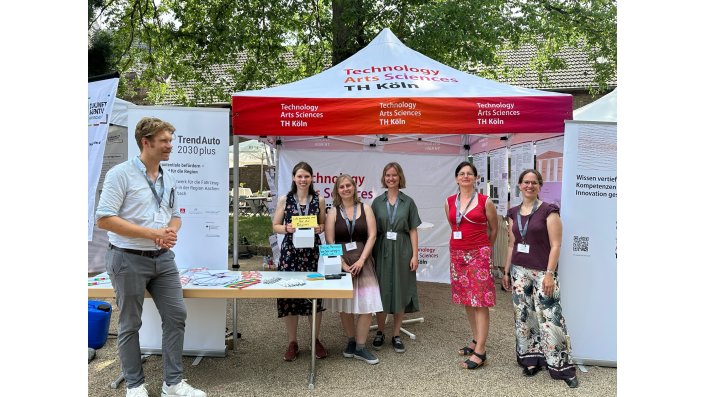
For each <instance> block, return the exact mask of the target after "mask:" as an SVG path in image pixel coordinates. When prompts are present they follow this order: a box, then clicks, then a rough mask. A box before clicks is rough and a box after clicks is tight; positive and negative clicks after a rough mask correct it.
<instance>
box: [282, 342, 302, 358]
mask: <svg viewBox="0 0 705 397" xmlns="http://www.w3.org/2000/svg"><path fill="white" fill-rule="evenodd" d="M298 353H299V344H298V343H296V342H289V347H287V348H286V352H285V353H284V361H294V360H296V354H298Z"/></svg>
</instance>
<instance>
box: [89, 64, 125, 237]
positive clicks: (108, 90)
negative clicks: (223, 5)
mask: <svg viewBox="0 0 705 397" xmlns="http://www.w3.org/2000/svg"><path fill="white" fill-rule="evenodd" d="M119 81H120V79H119V78H112V79H107V80H100V81H94V82H90V83H88V241H91V240H92V239H93V224H94V223H95V201H96V190H97V189H98V180H99V179H100V170H101V168H102V167H103V153H104V152H105V141H106V139H107V137H108V127H109V121H110V113H111V112H112V109H113V103H115V93H116V92H117V87H118V82H119Z"/></svg>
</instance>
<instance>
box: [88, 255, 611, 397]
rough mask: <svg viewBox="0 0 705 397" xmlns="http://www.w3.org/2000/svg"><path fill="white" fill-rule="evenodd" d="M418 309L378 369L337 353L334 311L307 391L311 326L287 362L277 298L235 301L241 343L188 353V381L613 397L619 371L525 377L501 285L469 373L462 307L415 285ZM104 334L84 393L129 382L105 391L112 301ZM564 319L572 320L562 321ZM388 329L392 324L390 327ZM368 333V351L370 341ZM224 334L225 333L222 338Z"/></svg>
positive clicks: (156, 373) (151, 386)
mask: <svg viewBox="0 0 705 397" xmlns="http://www.w3.org/2000/svg"><path fill="white" fill-rule="evenodd" d="M261 261H262V259H261V257H253V258H251V259H248V260H240V265H241V269H240V270H256V269H259V268H261V263H262V262H261ZM418 290H419V299H420V302H421V311H420V312H419V313H413V314H410V315H407V318H418V317H423V318H424V322H423V323H414V324H408V325H407V326H406V327H405V328H406V329H407V330H408V331H410V332H412V333H414V334H415V335H416V339H415V340H412V339H410V337H408V336H407V335H404V334H402V339H403V341H404V343H405V345H406V352H405V353H403V354H398V353H395V352H394V350H393V349H392V347H391V345H390V344H389V343H390V340H391V338H390V337H389V336H390V335H387V341H386V342H387V344H385V346H383V348H382V350H380V351H373V352H374V353H375V354H376V355H377V357H378V358H379V359H380V363H379V364H377V365H369V364H367V363H365V362H363V361H360V360H354V359H347V358H344V357H343V355H342V351H343V349H344V347H345V336H344V333H343V329H342V326H341V324H340V319H339V318H338V316H337V315H336V314H332V313H325V314H324V316H323V324H322V327H321V341H322V342H323V344H324V345H325V346H326V347H327V348H328V350H329V357H328V358H326V359H323V360H317V363H316V388H315V389H314V390H309V389H308V379H307V377H308V371H309V363H310V349H309V348H307V347H306V346H310V336H309V335H310V330H309V327H308V322H307V321H305V320H304V321H301V322H300V323H299V346H300V347H301V352H300V353H299V356H298V359H297V360H295V361H293V362H285V361H284V360H283V359H282V356H283V354H284V351H285V350H286V345H287V343H286V340H287V338H286V331H285V329H284V325H283V323H282V321H281V320H280V319H278V318H277V314H276V302H275V300H274V299H240V300H238V326H239V327H240V329H239V330H238V331H239V332H240V333H241V334H242V338H241V339H240V341H239V342H238V343H237V344H236V346H235V350H228V352H227V355H226V357H223V358H213V357H205V358H202V359H201V361H200V362H199V363H198V364H197V365H193V364H194V362H195V360H196V359H195V357H184V378H185V379H188V382H189V383H191V384H192V385H194V386H196V387H198V388H200V389H203V390H204V391H206V392H207V393H208V395H209V396H213V397H215V396H233V397H235V396H238V397H240V396H285V395H286V396H288V397H292V396H315V395H326V396H328V395H334V396H338V395H340V396H343V395H344V396H366V397H369V396H372V395H375V394H378V393H380V392H383V393H384V394H386V395H388V396H432V395H444V396H467V395H468V394H472V395H486V396H529V395H540V396H605V397H607V396H616V395H617V369H616V368H608V367H595V366H588V367H586V369H587V372H581V371H578V377H579V379H580V387H579V388H577V389H569V388H568V387H567V386H566V385H565V383H563V382H562V381H555V380H552V379H551V378H550V377H549V375H548V371H541V372H539V373H538V374H537V375H536V376H534V377H533V378H525V377H523V376H522V374H521V369H520V367H519V366H518V365H517V363H516V359H515V353H514V336H513V322H514V320H513V316H512V312H511V295H510V294H509V293H507V292H504V291H502V290H501V288H500V287H499V284H498V285H497V292H498V297H497V306H496V307H494V308H492V309H490V335H489V339H488V342H487V357H488V359H487V363H486V364H485V365H484V366H483V367H481V368H479V369H478V370H475V371H470V370H465V369H462V368H460V367H459V363H460V361H461V360H460V358H459V357H458V356H457V353H456V351H457V349H458V348H460V347H461V346H464V345H465V344H466V343H467V341H468V340H469V325H468V322H467V318H466V316H465V311H464V310H463V308H462V307H460V306H457V305H454V304H452V303H451V302H450V286H449V285H447V284H438V283H426V282H419V288H418ZM108 302H109V303H111V304H112V305H113V310H114V312H113V315H112V317H111V324H110V331H109V332H110V333H111V336H110V337H109V338H108V341H107V343H106V344H105V346H104V347H103V348H101V349H99V350H98V351H97V354H96V357H95V359H93V360H92V361H90V362H89V363H88V396H89V397H97V396H124V395H125V384H124V382H123V383H121V384H120V385H119V387H118V388H117V389H112V388H110V383H111V382H113V381H114V380H115V379H116V378H117V377H118V375H119V373H120V362H119V359H118V356H117V347H116V339H115V337H114V336H113V335H112V334H115V333H116V332H117V313H116V312H117V310H118V309H117V307H115V302H114V301H113V300H108ZM230 305H231V303H228V308H227V310H226V317H227V319H226V324H228V325H230V324H232V318H231V313H232V310H231V306H230ZM567 321H568V322H570V319H569V318H568V319H567ZM387 329H389V328H387ZM372 336H373V332H370V337H369V339H368V345H371V341H372ZM224 338H225V335H224ZM144 371H145V376H146V383H147V389H148V391H149V393H150V396H159V395H160V388H161V383H162V379H163V377H162V362H161V357H160V356H158V355H155V356H150V357H148V358H147V359H146V361H145V362H144Z"/></svg>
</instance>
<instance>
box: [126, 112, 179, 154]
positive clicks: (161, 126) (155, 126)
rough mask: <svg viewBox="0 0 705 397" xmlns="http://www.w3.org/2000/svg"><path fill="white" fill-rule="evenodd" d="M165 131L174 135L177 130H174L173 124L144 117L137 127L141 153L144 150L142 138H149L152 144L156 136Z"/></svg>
mask: <svg viewBox="0 0 705 397" xmlns="http://www.w3.org/2000/svg"><path fill="white" fill-rule="evenodd" d="M164 130H167V131H169V133H171V134H173V133H174V131H176V128H174V126H173V125H171V123H168V122H166V121H162V120H160V119H158V118H156V117H142V119H141V120H140V121H138V122H137V126H136V127H135V139H136V140H137V146H138V147H139V148H140V151H141V150H142V138H147V139H149V141H150V142H153V141H154V136H155V135H156V134H158V133H160V132H162V131H164Z"/></svg>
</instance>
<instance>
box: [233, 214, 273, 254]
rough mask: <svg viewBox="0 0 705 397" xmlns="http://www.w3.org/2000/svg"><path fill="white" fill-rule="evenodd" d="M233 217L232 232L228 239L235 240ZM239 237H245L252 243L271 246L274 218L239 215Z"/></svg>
mask: <svg viewBox="0 0 705 397" xmlns="http://www.w3.org/2000/svg"><path fill="white" fill-rule="evenodd" d="M232 228H233V217H232V216H231V217H230V225H229V229H230V233H229V239H228V241H233V231H232ZM237 229H238V238H239V239H240V241H242V238H243V237H246V238H247V241H248V242H249V243H250V244H251V245H256V246H259V247H269V235H270V234H272V218H271V217H269V216H240V217H238V228H237Z"/></svg>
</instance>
